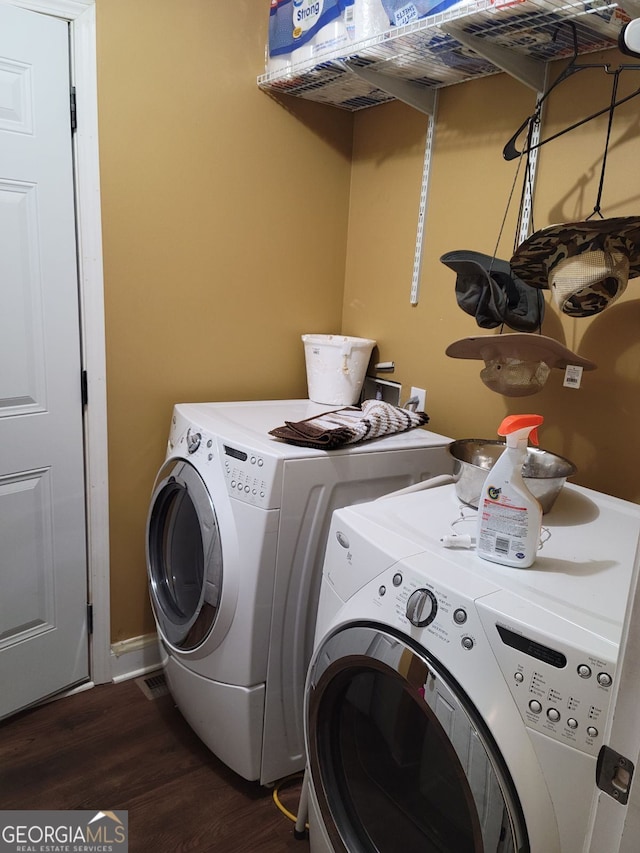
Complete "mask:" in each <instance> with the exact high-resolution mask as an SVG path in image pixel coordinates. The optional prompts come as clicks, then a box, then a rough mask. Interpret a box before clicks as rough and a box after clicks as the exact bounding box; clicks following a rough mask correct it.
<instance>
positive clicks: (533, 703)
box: [529, 699, 542, 714]
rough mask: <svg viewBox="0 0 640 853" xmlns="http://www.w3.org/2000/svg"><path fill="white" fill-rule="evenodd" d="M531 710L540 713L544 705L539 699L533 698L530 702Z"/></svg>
mask: <svg viewBox="0 0 640 853" xmlns="http://www.w3.org/2000/svg"><path fill="white" fill-rule="evenodd" d="M529 710H530V711H533V713H534V714H539V713H540V711H542V705H541V704H540V703H539V702H538V700H537V699H532V700H531V702H529Z"/></svg>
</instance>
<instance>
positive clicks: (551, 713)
mask: <svg viewBox="0 0 640 853" xmlns="http://www.w3.org/2000/svg"><path fill="white" fill-rule="evenodd" d="M547 717H548V719H549V720H551V722H552V723H559V722H560V711H558V709H557V708H549V709H548V710H547Z"/></svg>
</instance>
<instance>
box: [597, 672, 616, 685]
mask: <svg viewBox="0 0 640 853" xmlns="http://www.w3.org/2000/svg"><path fill="white" fill-rule="evenodd" d="M612 681H613V679H612V678H611V676H610V675H609V673H608V672H599V673H598V684H599V685H600V686H601V687H611V683H612Z"/></svg>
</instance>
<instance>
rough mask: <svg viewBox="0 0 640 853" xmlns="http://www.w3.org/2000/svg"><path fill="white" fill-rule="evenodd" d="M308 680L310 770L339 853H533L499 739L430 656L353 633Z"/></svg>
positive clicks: (324, 650)
mask: <svg viewBox="0 0 640 853" xmlns="http://www.w3.org/2000/svg"><path fill="white" fill-rule="evenodd" d="M309 679H310V680H309V691H310V696H309V698H308V716H309V726H308V729H309V733H310V734H309V742H308V754H309V769H310V772H311V777H312V780H313V786H314V790H315V793H316V796H317V799H318V805H319V807H320V813H321V816H322V820H323V823H324V825H325V828H326V830H327V833H328V834H329V837H330V839H331V843H332V847H333V849H334V850H335V851H336V853H338V851H348V853H364V851H366V853H369V851H375V853H397V851H399V850H402V851H403V853H412V851H416V853H516V851H517V853H524V851H529V844H528V841H527V836H526V829H525V826H524V818H523V815H522V809H521V807H520V804H519V802H518V798H517V794H516V793H515V787H514V785H513V782H512V780H511V778H510V777H509V775H508V771H507V769H506V767H505V765H504V762H503V760H502V758H501V756H500V755H499V753H498V749H497V747H496V746H495V743H494V742H493V739H492V738H491V735H490V734H489V732H488V731H486V730H485V726H484V724H483V723H482V721H481V720H480V719H479V718H478V715H477V712H476V711H475V710H474V709H473V708H472V707H471V704H470V702H469V700H468V698H467V697H465V696H464V694H462V691H461V690H460V688H459V686H458V685H457V684H456V683H455V682H454V681H453V680H452V679H451V678H450V676H448V675H447V674H446V673H445V672H443V671H441V669H440V668H439V667H438V666H437V664H436V662H435V661H433V660H432V659H431V658H430V657H429V656H428V655H427V653H426V652H425V651H424V650H417V649H414V648H413V647H410V646H409V645H408V644H407V642H405V641H404V640H401V639H399V638H398V637H395V636H393V635H392V634H390V633H388V632H387V631H386V630H384V629H382V628H376V627H369V626H349V627H346V628H344V629H343V630H341V631H339V632H338V633H336V634H334V635H332V636H331V637H329V638H328V639H327V640H325V641H324V643H323V644H322V645H321V647H320V648H319V649H318V651H317V652H316V654H315V655H314V660H313V662H312V665H311V669H310V671H309Z"/></svg>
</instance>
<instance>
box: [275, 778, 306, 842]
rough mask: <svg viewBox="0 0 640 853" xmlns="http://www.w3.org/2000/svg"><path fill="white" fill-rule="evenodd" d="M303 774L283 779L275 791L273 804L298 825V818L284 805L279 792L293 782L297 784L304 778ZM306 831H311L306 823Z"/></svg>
mask: <svg viewBox="0 0 640 853" xmlns="http://www.w3.org/2000/svg"><path fill="white" fill-rule="evenodd" d="M302 775H303V774H302V773H295V774H294V775H293V776H287V778H286V779H281V780H280V782H278V784H277V785H276V786H275V787H274V789H273V802H274V803H275V804H276V806H277V808H278V809H279V810H280V811H281V812H282V814H283V815H285V816H286V817H288V818H289V820H291V821H293V823H296V821H297V820H298V816H297V815H295V814H293V812H290V811H289V809H288V808H287V807H286V806H285V805H284V804H283V803H282V800H281V799H280V796H279V791H280V789H281V788H285V787H288V786H289V785H291V784H292V783H293V782H297V781H298V780H299V779H301V778H302ZM305 829H309V824H307V823H305Z"/></svg>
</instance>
